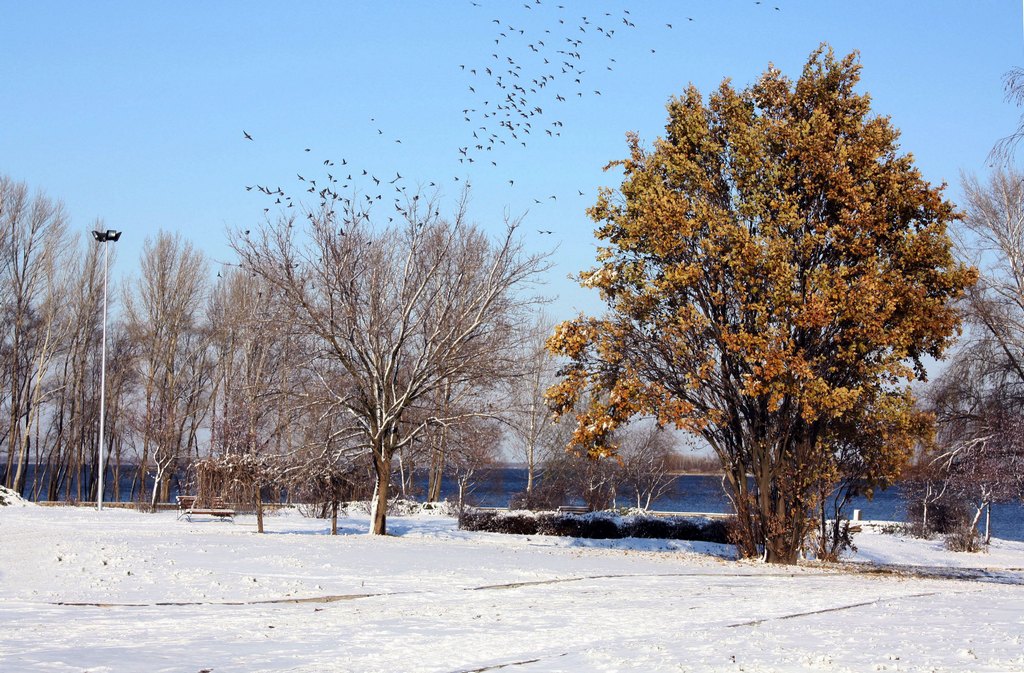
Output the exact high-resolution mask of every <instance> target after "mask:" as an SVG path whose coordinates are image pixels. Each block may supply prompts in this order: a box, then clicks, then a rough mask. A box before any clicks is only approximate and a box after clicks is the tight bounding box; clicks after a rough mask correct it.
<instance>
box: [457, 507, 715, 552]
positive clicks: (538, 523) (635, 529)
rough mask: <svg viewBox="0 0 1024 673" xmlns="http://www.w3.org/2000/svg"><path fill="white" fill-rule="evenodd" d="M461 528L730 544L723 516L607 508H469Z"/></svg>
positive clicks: (499, 531) (462, 516)
mask: <svg viewBox="0 0 1024 673" xmlns="http://www.w3.org/2000/svg"><path fill="white" fill-rule="evenodd" d="M459 528H461V529H462V530H469V531H484V532H490V533H506V534H511V535H553V536H562V537H577V538H589V539H597V540H603V539H618V538H624V537H637V538H653V539H665V540H689V541H694V542H713V543H717V544H729V542H730V540H729V523H728V520H722V519H700V520H694V519H685V518H681V517H657V516H651V515H644V514H642V515H633V516H626V517H623V516H619V515H617V514H613V513H608V512H590V513H587V514H575V513H571V512H536V513H535V512H528V511H524V510H515V511H509V512H506V511H500V510H477V509H467V510H466V511H464V512H463V513H462V514H461V515H460V516H459Z"/></svg>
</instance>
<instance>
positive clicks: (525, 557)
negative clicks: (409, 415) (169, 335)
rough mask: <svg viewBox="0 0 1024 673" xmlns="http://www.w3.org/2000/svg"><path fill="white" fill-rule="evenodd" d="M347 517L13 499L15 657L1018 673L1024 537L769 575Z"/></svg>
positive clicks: (3, 643) (416, 522) (467, 667)
mask: <svg viewBox="0 0 1024 673" xmlns="http://www.w3.org/2000/svg"><path fill="white" fill-rule="evenodd" d="M340 523H341V528H342V532H343V533H344V534H343V535H340V536H337V537H333V536H330V535H327V534H326V533H327V532H328V530H329V524H328V522H326V521H324V520H318V519H307V518H304V517H302V516H301V515H299V514H298V512H296V511H295V510H290V509H289V510H282V511H281V512H279V513H277V514H276V515H273V516H268V517H267V520H266V525H267V531H268V533H267V534H265V535H258V534H256V533H255V532H254V531H255V519H254V517H251V516H239V517H237V518H236V521H235V522H234V523H228V522H221V521H212V520H211V521H201V520H195V521H193V522H191V523H189V522H186V521H177V520H176V519H175V515H174V513H172V512H158V513H156V514H143V513H139V512H134V511H131V510H105V511H103V512H97V511H95V510H93V509H89V508H84V507H57V508H49V507H47V508H43V507H34V506H32V505H26V506H22V507H4V508H0V535H2V537H3V540H4V544H3V545H0V568H2V569H3V570H2V573H3V575H2V582H0V621H2V622H3V623H4V624H5V626H6V628H5V629H3V630H0V668H2V670H4V671H5V673H21V672H28V671H37V670H48V671H53V672H57V673H71V672H72V671H73V672H75V673H80V672H81V671H90V672H92V673H99V672H100V671H104V672H114V671H139V670H146V671H153V672H168V673H169V672H171V671H174V672H178V671H190V672H196V671H202V670H209V671H215V672H216V673H243V672H244V673H253V672H259V671H267V672H269V671H285V670H287V671H291V672H294V673H314V672H319V671H332V672H333V671H403V672H411V673H419V672H422V673H427V672H437V671H442V672H453V673H454V672H456V671H458V672H469V671H493V670H498V669H499V668H502V667H508V666H513V665H514V666H515V670H516V671H519V672H539V671H594V670H612V671H651V672H654V673H659V672H661V671H670V670H671V671H678V670H701V671H737V670H740V669H742V670H746V671H782V670H792V669H795V668H799V669H801V670H809V671H836V670H840V671H841V670H850V671H853V670H858V671H859V670H897V669H898V670H933V671H946V670H948V671H953V670H958V671H960V670H1020V669H1021V668H1022V667H1024V654H1022V650H1021V637H1020V619H1021V614H1022V613H1021V608H1020V595H1021V591H1022V586H1021V585H1020V582H1024V578H1022V577H1021V569H1022V568H1024V544H1020V543H1006V542H1003V541H997V543H996V545H995V546H994V547H993V551H992V552H990V553H989V554H981V555H965V554H954V553H953V552H947V551H944V550H942V549H940V548H938V547H937V546H935V544H933V543H929V542H927V541H916V540H910V539H903V538H897V537H892V536H885V535H880V534H876V533H871V532H865V533H861V534H858V536H857V537H856V539H855V542H856V543H857V545H858V547H859V549H860V551H859V552H858V553H857V554H856V555H855V556H853V557H851V560H852V561H856V562H857V565H853V564H843V565H841V566H829V567H772V566H766V565H764V564H760V563H750V562H738V561H735V560H733V558H732V549H731V548H730V547H728V546H725V545H712V544H708V543H685V542H665V541H657V540H635V539H627V540H617V541H599V540H578V539H573V538H541V537H535V536H518V535H495V534H487V533H468V532H465V531H460V530H458V529H457V528H456V525H455V521H454V519H452V518H450V517H445V516H436V515H427V514H423V515H419V516H415V517H392V518H391V519H390V520H389V527H390V532H391V534H390V535H388V536H386V537H371V536H368V535H365V534H363V532H364V531H366V530H367V528H368V525H369V521H368V518H367V517H366V516H350V517H345V518H344V519H342V520H341V522H340ZM911 550H913V551H911ZM912 559H917V560H918V561H920V563H917V562H914V563H908V561H911V560H912ZM915 563H916V567H920V568H925V567H929V568H933V569H934V568H939V569H940V570H941V569H942V568H946V569H948V570H949V572H948V573H946V574H943V572H938V573H936V572H934V570H933V571H932V573H931V574H925V573H915V572H913V570H912V567H913V566H915ZM965 564H966V565H965ZM996 566H998V568H1000V569H999V570H998V572H997V571H996V569H995V568H996ZM957 568H960V569H963V568H974V569H977V571H978V572H987V573H989V576H988V577H986V581H984V582H981V581H976V580H977V577H975V578H973V579H970V578H968V579H963V578H964V577H967V575H968V574H967V573H962V572H961V573H960V574H957V573H958V572H959V571H956V569H957ZM1014 568H1016V570H1014ZM986 569H987V570H986ZM864 570H868V571H869V572H863V571H864ZM955 571H956V572H955ZM958 577H960V578H961V579H957V578H958Z"/></svg>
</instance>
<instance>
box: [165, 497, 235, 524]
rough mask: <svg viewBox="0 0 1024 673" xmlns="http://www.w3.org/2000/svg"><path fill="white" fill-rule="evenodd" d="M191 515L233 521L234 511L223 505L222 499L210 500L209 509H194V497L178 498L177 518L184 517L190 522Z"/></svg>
mask: <svg viewBox="0 0 1024 673" xmlns="http://www.w3.org/2000/svg"><path fill="white" fill-rule="evenodd" d="M192 515H199V516H212V517H216V518H218V519H231V520H232V521H234V520H235V510H233V509H231V508H229V507H228V506H227V505H226V504H224V499H223V498H212V499H211V500H210V506H209V507H196V496H194V495H179V496H178V518H179V519H181V518H182V517H185V520H186V521H192Z"/></svg>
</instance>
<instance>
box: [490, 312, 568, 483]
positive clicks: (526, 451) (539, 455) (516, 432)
mask: <svg viewBox="0 0 1024 673" xmlns="http://www.w3.org/2000/svg"><path fill="white" fill-rule="evenodd" d="M553 330H554V323H553V321H552V320H551V319H550V318H549V317H548V316H547V315H546V314H544V313H539V314H538V315H537V317H536V318H535V320H534V322H533V325H532V328H531V329H530V331H529V332H528V333H527V337H526V339H525V340H524V341H523V347H522V349H521V351H520V354H519V357H520V359H521V361H522V363H523V364H522V366H521V370H520V375H519V376H516V377H514V378H512V379H510V380H509V394H508V399H509V404H508V408H507V411H506V413H505V414H504V415H503V418H504V419H505V423H506V425H507V427H508V429H509V432H510V435H511V440H512V442H511V444H510V448H511V452H512V455H513V456H514V457H515V458H517V459H521V460H522V462H523V464H524V465H525V466H526V492H525V494H524V497H525V500H526V502H527V503H528V502H529V501H530V500H531V496H532V494H533V487H534V483H535V481H536V480H537V479H538V478H539V477H540V476H541V475H542V473H543V466H544V465H545V464H547V463H548V462H549V460H548V459H549V458H550V455H549V454H550V452H552V451H556V452H559V453H561V452H563V451H564V449H565V444H566V442H567V441H568V438H567V437H564V435H565V432H564V430H562V429H560V428H559V427H558V424H557V423H555V421H554V419H553V418H552V414H551V410H550V409H549V408H548V401H547V399H546V398H545V393H546V392H547V390H548V388H550V387H551V386H552V385H554V383H555V382H556V381H557V369H558V366H557V360H556V359H555V357H554V356H553V355H551V353H549V352H548V350H547V347H546V343H547V339H548V337H549V336H550V335H551V333H552V331H553Z"/></svg>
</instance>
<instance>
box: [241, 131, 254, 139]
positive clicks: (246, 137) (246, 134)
mask: <svg viewBox="0 0 1024 673" xmlns="http://www.w3.org/2000/svg"><path fill="white" fill-rule="evenodd" d="M242 135H243V136H245V139H246V140H252V136H251V135H249V133H248V132H247V131H246V130H245V129H242Z"/></svg>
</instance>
